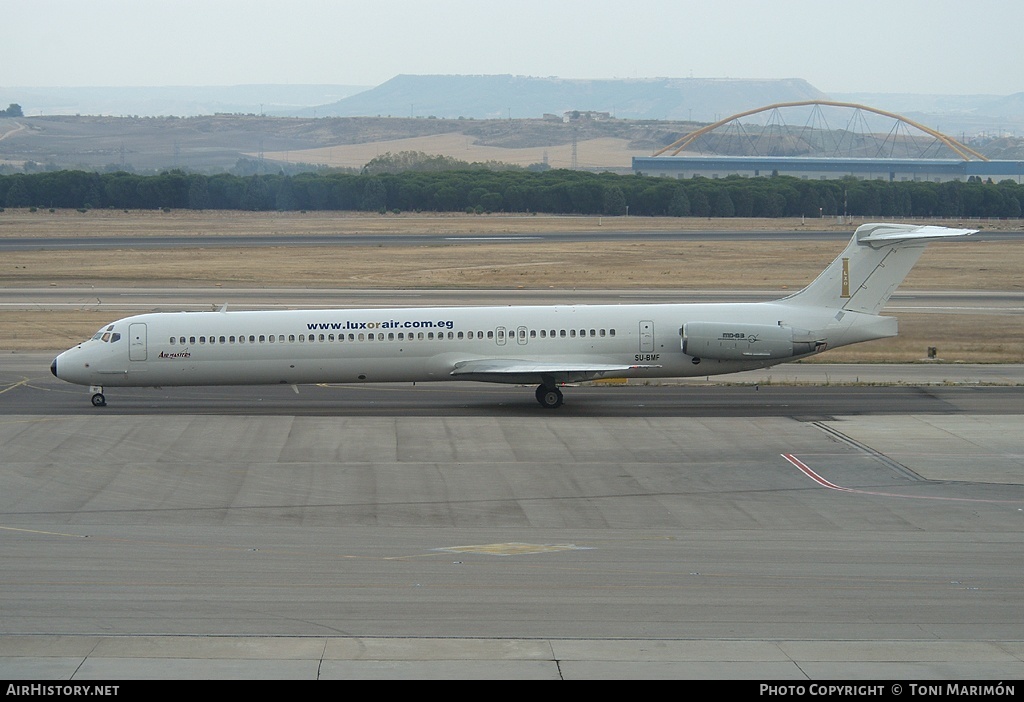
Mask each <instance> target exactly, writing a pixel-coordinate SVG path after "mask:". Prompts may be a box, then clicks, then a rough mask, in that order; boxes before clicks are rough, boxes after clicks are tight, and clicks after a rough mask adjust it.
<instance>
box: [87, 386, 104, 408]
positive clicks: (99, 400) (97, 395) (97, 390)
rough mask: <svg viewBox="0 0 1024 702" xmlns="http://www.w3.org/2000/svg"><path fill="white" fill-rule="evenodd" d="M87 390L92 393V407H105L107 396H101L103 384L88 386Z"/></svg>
mask: <svg viewBox="0 0 1024 702" xmlns="http://www.w3.org/2000/svg"><path fill="white" fill-rule="evenodd" d="M89 392H91V393H92V406H93V407H106V406H107V398H106V397H104V396H103V386H101V385H92V386H90V387H89Z"/></svg>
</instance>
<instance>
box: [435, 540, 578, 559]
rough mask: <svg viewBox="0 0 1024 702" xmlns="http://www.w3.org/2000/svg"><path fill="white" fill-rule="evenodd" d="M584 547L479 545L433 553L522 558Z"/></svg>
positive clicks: (445, 549) (572, 545) (444, 549)
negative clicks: (443, 552)
mask: <svg viewBox="0 0 1024 702" xmlns="http://www.w3.org/2000/svg"><path fill="white" fill-rule="evenodd" d="M585 548H586V547H585V546H577V545H575V544H523V543H516V542H512V543H507V544H481V545H477V546H445V547H443V548H437V549H434V550H435V551H447V552H449V553H489V554H491V555H495V556H522V555H524V554H528V553H554V552H557V551H579V550H582V549H585Z"/></svg>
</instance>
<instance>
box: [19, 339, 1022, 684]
mask: <svg viewBox="0 0 1024 702" xmlns="http://www.w3.org/2000/svg"><path fill="white" fill-rule="evenodd" d="M50 358H51V356H50V355H48V354H30V353H25V354H21V353H19V354H5V355H3V356H2V357H0V451H2V456H3V458H2V461H0V562H2V563H4V566H5V567H4V570H3V574H2V576H0V578H2V580H0V583H2V584H0V679H6V680H17V679H32V680H41V679H42V680H90V679H92V680H96V679H99V680H130V679H154V678H161V679H163V678H194V679H211V678H238V679H258V678H263V679H339V678H390V679H396V678H421V679H422V678H445V679H452V678H490V679H494V678H514V679H528V678H538V679H595V678H616V679H623V678H626V679H652V678H675V679H683V678H699V679H754V680H836V679H842V680H849V679H872V680H911V681H920V680H936V679H960V680H966V679H972V680H1003V681H1006V680H1015V679H1019V678H1021V677H1024V610H1022V609H1021V607H1020V595H1021V585H1020V583H1021V579H1020V578H1021V576H1020V574H1021V567H1022V565H1024V555H1022V551H1021V537H1022V533H1024V438H1022V437H1021V434H1020V426H1021V418H1022V416H1024V386H1022V385H1021V382H1022V379H1024V370H1022V369H1021V368H1020V367H1018V366H954V365H941V364H935V365H928V364H915V365H912V366H894V367H885V366H835V365H825V364H813V365H812V364H793V365H789V366H779V367H776V368H775V369H771V370H769V371H763V372H762V374H770V375H760V376H756V375H752V376H747V377H740V376H732V377H730V378H728V379H726V378H723V379H721V380H720V382H711V381H709V380H708V379H694V380H691V381H685V382H679V381H673V382H672V383H671V384H654V385H649V386H644V385H636V384H628V385H596V386H586V387H572V388H567V389H566V391H565V392H566V404H565V405H564V406H563V407H562V408H561V409H560V410H558V411H545V410H543V409H542V408H540V407H539V406H538V405H537V403H536V401H535V400H534V399H533V391H532V388H522V387H515V386H495V385H483V384H476V383H465V384H456V383H452V384H428V385H417V386H415V387H412V386H409V385H402V386H397V385H395V386H376V385H365V386H312V387H308V388H307V387H303V388H301V390H300V393H299V394H297V395H296V394H295V393H294V392H292V390H291V389H290V388H287V387H276V386H275V387H269V388H266V387H264V388H168V389H162V390H161V389H144V388H138V389H116V390H113V389H112V391H111V392H110V393H109V397H108V401H109V405H108V406H107V407H105V408H94V407H92V406H91V405H90V404H89V400H88V393H87V389H86V388H81V387H77V386H72V385H68V384H66V383H62V382H61V381H59V380H57V379H55V378H53V376H52V375H50V373H49V367H48V366H49V360H50ZM802 374H803V375H802ZM797 376H799V377H797ZM822 376H824V378H823V377H822ZM712 380H713V379H712Z"/></svg>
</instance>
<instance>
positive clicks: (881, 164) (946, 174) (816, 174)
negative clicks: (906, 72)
mask: <svg viewBox="0 0 1024 702" xmlns="http://www.w3.org/2000/svg"><path fill="white" fill-rule="evenodd" d="M633 172H634V173H642V174H644V175H649V176H664V177H668V178H693V177H704V178H725V177H726V176H731V175H738V176H742V177H745V178H756V177H759V176H771V175H787V176H793V177H795V178H804V179H809V180H834V179H838V178H845V177H850V176H852V177H854V178H860V179H862V180H885V181H893V182H898V181H931V182H935V183H942V182H946V181H951V180H961V181H966V180H967V179H969V178H971V177H978V178H981V179H982V180H989V179H991V180H992V181H993V182H996V183H998V182H999V181H1001V180H1013V181H1015V182H1017V183H1021V182H1024V161H975V160H971V161H965V160H962V159H948V160H946V159H916V158H808V157H781V156H657V157H654V156H650V157H634V158H633Z"/></svg>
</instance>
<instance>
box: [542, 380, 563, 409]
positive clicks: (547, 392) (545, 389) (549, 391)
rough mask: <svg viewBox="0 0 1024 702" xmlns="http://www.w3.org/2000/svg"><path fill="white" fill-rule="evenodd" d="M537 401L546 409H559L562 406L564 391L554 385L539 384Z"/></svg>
mask: <svg viewBox="0 0 1024 702" xmlns="http://www.w3.org/2000/svg"><path fill="white" fill-rule="evenodd" d="M536 394H537V402H539V403H540V405H541V407H543V408H544V409H558V408H559V407H561V406H562V391H561V390H559V389H558V388H556V387H555V386H554V385H538V386H537V393H536Z"/></svg>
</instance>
